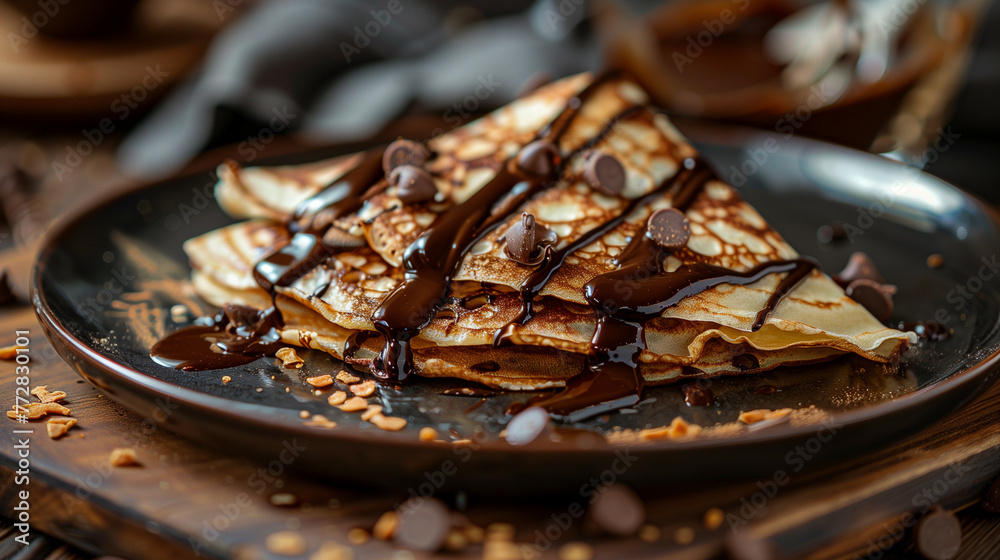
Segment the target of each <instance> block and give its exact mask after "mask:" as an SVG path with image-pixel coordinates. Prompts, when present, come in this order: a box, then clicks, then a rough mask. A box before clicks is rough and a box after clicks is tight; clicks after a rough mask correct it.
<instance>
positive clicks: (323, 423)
mask: <svg viewBox="0 0 1000 560" xmlns="http://www.w3.org/2000/svg"><path fill="white" fill-rule="evenodd" d="M304 424H305V425H306V426H313V427H316V428H327V429H329V430H332V429H334V428H336V427H337V423H336V422H334V421H333V420H330V419H328V418H327V417H326V416H323V415H322V414H314V415H313V417H312V419H311V420H309V421H308V422H305V423H304Z"/></svg>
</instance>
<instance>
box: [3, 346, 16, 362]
mask: <svg viewBox="0 0 1000 560" xmlns="http://www.w3.org/2000/svg"><path fill="white" fill-rule="evenodd" d="M16 357H17V346H4V347H3V348H0V360H13V359H14V358H16Z"/></svg>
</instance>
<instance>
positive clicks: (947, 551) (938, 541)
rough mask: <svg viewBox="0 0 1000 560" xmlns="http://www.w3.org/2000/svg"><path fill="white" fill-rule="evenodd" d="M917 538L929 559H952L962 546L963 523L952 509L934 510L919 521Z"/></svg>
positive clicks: (923, 554)
mask: <svg viewBox="0 0 1000 560" xmlns="http://www.w3.org/2000/svg"><path fill="white" fill-rule="evenodd" d="M916 540H917V552H919V553H920V555H921V556H923V557H924V558H927V560H951V559H952V558H954V557H955V556H956V555H957V554H958V549H959V548H961V546H962V524H961V523H959V521H958V518H957V517H955V515H954V514H953V513H951V512H950V511H945V510H942V509H938V510H935V511H932V512H931V513H929V514H927V515H925V516H924V517H923V518H922V519H921V520H920V522H919V523H917V529H916Z"/></svg>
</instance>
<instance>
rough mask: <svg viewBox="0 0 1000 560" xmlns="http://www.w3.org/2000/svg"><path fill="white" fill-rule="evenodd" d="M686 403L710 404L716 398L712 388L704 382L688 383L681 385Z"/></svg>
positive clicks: (694, 404)
mask: <svg viewBox="0 0 1000 560" xmlns="http://www.w3.org/2000/svg"><path fill="white" fill-rule="evenodd" d="M681 392H682V393H684V403H685V404H687V405H688V406H708V405H710V404H712V401H714V400H715V395H714V394H712V390H711V389H709V388H708V387H707V386H706V385H704V384H699V383H688V384H687V385H684V386H683V387H681Z"/></svg>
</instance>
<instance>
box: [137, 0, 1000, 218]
mask: <svg viewBox="0 0 1000 560" xmlns="http://www.w3.org/2000/svg"><path fill="white" fill-rule="evenodd" d="M627 4H629V5H630V7H631V8H632V9H634V10H635V11H636V12H638V13H642V12H644V11H646V10H648V9H650V7H651V5H654V4H655V2H647V1H645V0H633V1H630V2H627ZM389 6H390V0H384V1H383V0H374V1H362V0H278V1H272V2H263V3H261V4H259V5H257V6H256V7H254V8H253V9H252V10H251V11H250V12H249V13H246V14H245V15H243V16H242V17H241V18H240V19H239V20H238V21H236V22H235V23H234V24H232V25H230V26H229V27H228V28H226V29H225V30H224V31H223V32H222V33H221V34H220V35H219V37H218V38H217V39H216V40H215V42H214V43H213V45H212V47H211V49H210V51H209V53H208V55H207V57H206V59H205V62H204V64H203V67H202V70H201V71H200V72H198V73H197V74H196V75H195V76H193V77H191V78H189V79H188V80H187V82H186V83H184V84H183V85H182V86H180V87H179V88H178V89H177V90H175V91H174V92H173V93H172V94H171V95H170V96H169V97H168V98H167V99H166V100H165V101H164V102H163V103H161V104H160V106H158V107H157V108H156V110H154V112H153V113H152V114H151V115H149V116H148V117H147V118H146V119H145V120H144V121H143V122H141V123H140V124H139V125H138V127H137V128H136V129H135V130H134V131H132V133H131V134H130V136H128V137H127V138H126V140H125V142H124V143H123V144H122V146H121V148H120V149H119V152H118V159H119V163H120V165H121V167H122V169H123V170H124V171H125V172H126V173H129V174H131V175H135V176H139V177H146V178H151V177H155V176H160V175H164V174H167V173H170V172H172V171H175V170H177V169H179V168H181V167H183V165H184V164H185V163H187V162H188V161H190V159H191V158H193V157H194V156H195V155H197V154H199V153H201V152H202V151H204V150H205V149H207V148H210V147H214V146H219V145H223V144H228V143H233V142H238V141H242V140H246V139H247V138H248V137H254V136H257V135H260V134H261V133H262V132H264V131H265V130H267V129H269V128H270V129H272V130H271V132H287V131H291V130H296V131H300V132H302V133H304V134H306V135H308V136H309V137H312V138H314V139H315V140H317V141H338V142H344V141H350V140H358V139H363V138H364V137H366V136H369V135H371V134H373V133H375V132H377V131H378V130H380V129H381V128H382V127H383V126H384V125H386V124H387V123H389V122H390V121H391V120H392V119H394V118H396V117H398V116H399V115H401V114H403V113H404V112H406V111H414V112H440V114H441V116H442V118H443V119H444V120H445V122H446V123H447V124H449V125H457V124H462V123H463V122H467V121H468V120H469V118H471V113H477V112H483V111H485V110H488V109H491V108H494V107H498V106H501V105H504V104H506V103H508V102H510V101H511V100H512V99H514V98H515V97H516V95H517V93H518V91H519V90H520V88H521V87H522V86H523V85H524V84H525V83H526V82H528V81H530V80H531V79H532V78H533V77H537V76H540V75H547V76H549V77H561V76H565V75H569V74H573V73H576V72H581V71H584V70H590V69H595V68H597V67H598V66H599V63H600V60H599V53H598V48H597V46H596V39H595V38H594V37H593V36H592V35H591V34H590V33H589V31H590V30H589V29H588V26H587V25H586V24H585V21H584V20H585V17H586V15H587V13H588V9H589V8H588V5H587V2H586V0H536V1H534V2H531V1H527V0H515V1H510V2H506V1H505V2H478V3H477V2H461V3H459V2H448V1H445V0H398V9H397V13H395V14H392V13H389V12H388V8H389ZM373 12H374V13H373ZM581 23H582V24H581ZM997 30H1000V3H994V4H993V6H992V9H991V11H990V12H989V15H988V17H987V18H986V19H985V21H983V22H982V23H981V25H980V31H979V35H980V36H979V38H978V43H977V50H976V53H975V56H974V59H973V61H972V64H971V67H970V69H969V76H968V79H967V82H966V84H965V86H964V88H963V89H962V92H961V94H960V95H959V96H958V99H957V102H956V104H955V107H956V109H955V114H954V118H953V119H952V121H951V130H952V132H954V133H957V134H959V135H961V136H960V138H959V139H958V141H957V142H955V144H954V145H952V146H951V147H950V148H949V149H948V150H947V151H945V152H943V153H941V154H939V158H938V160H937V161H935V162H933V163H931V164H930V165H929V167H928V170H929V171H930V172H931V173H934V174H936V175H938V176H940V177H942V178H944V179H945V180H948V181H950V182H952V183H954V184H956V185H958V186H961V187H963V188H966V189H968V190H971V191H973V192H975V193H977V194H979V195H980V196H983V197H984V198H986V199H988V200H991V201H993V202H1000V189H998V188H997V187H998V185H1000V104H998V103H996V101H995V98H996V95H997V92H1000V34H998V33H996V31H997ZM345 45H347V46H348V47H346V48H345Z"/></svg>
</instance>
